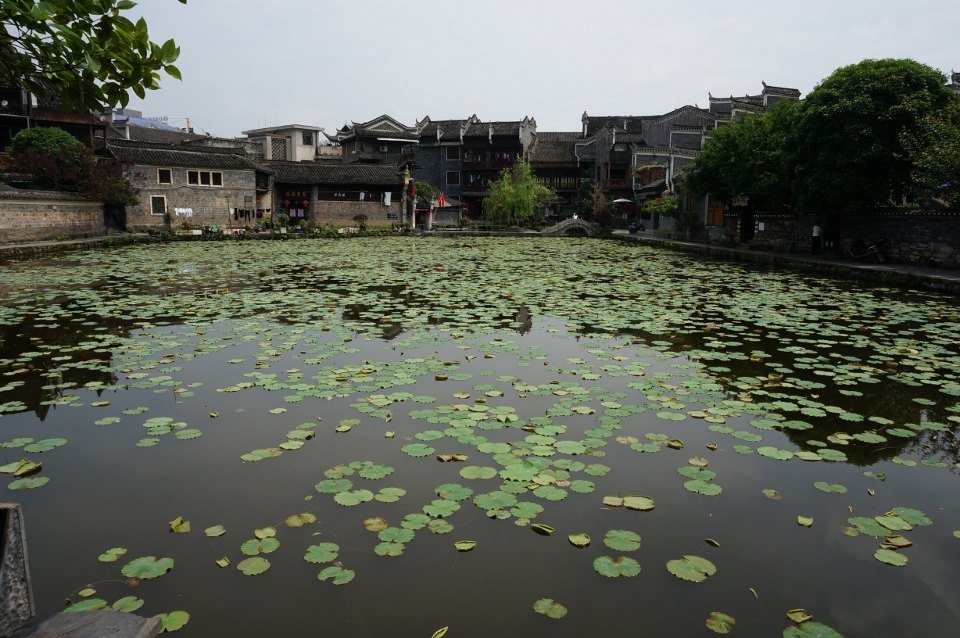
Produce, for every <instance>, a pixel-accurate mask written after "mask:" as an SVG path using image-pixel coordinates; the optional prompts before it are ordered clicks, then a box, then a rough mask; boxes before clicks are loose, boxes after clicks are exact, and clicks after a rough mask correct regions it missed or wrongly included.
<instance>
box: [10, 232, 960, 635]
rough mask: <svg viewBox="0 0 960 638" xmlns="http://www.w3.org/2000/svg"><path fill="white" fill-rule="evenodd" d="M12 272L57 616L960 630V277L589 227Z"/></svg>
mask: <svg viewBox="0 0 960 638" xmlns="http://www.w3.org/2000/svg"><path fill="white" fill-rule="evenodd" d="M2 272H3V277H2V279H0V443H2V447H0V454H2V457H0V462H2V463H3V464H4V466H3V468H0V469H2V470H3V471H4V475H3V476H2V477H0V484H2V485H4V493H3V495H2V496H0V498H2V499H3V500H5V501H13V502H19V503H22V505H23V510H24V515H25V519H26V523H27V529H28V539H29V550H30V559H31V568H32V576H33V586H34V594H35V598H36V602H37V606H38V607H39V609H40V610H41V611H43V612H49V611H55V610H59V609H62V608H64V607H65V606H66V605H70V604H77V603H80V604H85V605H90V606H93V607H97V606H103V605H114V604H115V603H117V604H119V605H129V606H134V607H135V606H136V605H139V604H141V601H142V606H140V607H139V608H138V609H136V613H138V614H141V615H147V616H152V615H155V614H168V613H171V612H176V611H182V612H187V614H189V616H188V620H187V622H186V624H185V625H184V626H183V627H182V628H181V629H179V630H178V632H179V635H183V636H214V635H228V634H232V635H241V636H348V635H349V636H380V635H391V636H403V637H406V636H411V637H414V636H423V637H429V636H431V635H432V634H433V633H434V632H436V631H437V630H439V629H441V628H443V627H449V630H448V632H447V634H446V635H447V636H450V637H456V638H461V637H468V636H469V637H474V636H477V637H479V636H491V635H502V636H540V635H550V636H577V637H579V636H591V635H611V636H627V635H630V636H632V635H650V636H704V635H712V634H711V631H710V629H708V628H707V627H706V626H705V623H706V622H707V621H708V619H709V618H711V613H712V612H722V613H723V614H725V615H726V616H729V618H730V619H731V620H732V622H733V623H735V624H734V625H733V627H732V630H733V634H734V635H738V636H756V637H768V636H779V635H788V636H794V635H795V636H807V635H824V636H832V635H842V636H846V637H847V638H850V637H855V636H871V637H874V636H942V635H947V634H949V633H950V631H949V630H948V631H947V633H944V631H945V630H946V628H949V627H953V628H955V627H957V626H958V623H960V598H958V597H957V596H956V577H957V573H958V568H960V510H958V503H960V499H958V492H960V482H958V461H960V451H958V446H957V437H956V430H957V423H958V421H960V398H958V397H960V311H958V307H957V303H956V299H955V298H951V297H940V296H936V295H932V294H925V293H911V292H906V291H903V290H898V289H890V288H883V287H867V286H863V285H860V284H854V283H850V282H844V281H839V280H824V279H818V278H813V277H809V276H801V275H798V274H794V273H789V272H781V271H777V270H766V269H764V270H760V269H756V268H753V267H744V266H740V265H734V264H726V263H722V262H713V261H702V260H697V259H692V258H689V257H687V256H683V255H678V254H674V253H670V252H663V251H660V250H657V249H653V248H649V247H643V246H636V245H629V244H623V243H618V242H609V241H599V240H589V239H504V240H498V239H482V240H481V239H476V240H472V239H471V240H461V239H430V240H424V239H413V238H391V239H350V240H344V241H287V242H219V243H178V244H169V245H155V246H148V247H130V248H122V249H116V250H110V251H105V252H97V253H93V252H91V253H85V254H79V255H77V254H74V255H68V256H64V257H62V258H57V259H50V260H47V261H38V262H30V263H26V264H22V265H6V266H4V267H3V271H2ZM21 459H25V460H26V463H38V464H40V465H41V467H40V469H39V471H36V468H35V467H33V466H29V467H30V469H27V470H25V469H24V468H25V467H27V466H24V464H22V463H20V461H21ZM31 470H32V471H31ZM17 471H20V472H21V475H20V476H16V475H15V474H14V473H15V472H17ZM626 496H640V497H644V498H640V499H628V501H627V505H628V507H624V506H623V505H622V504H621V503H622V500H621V499H622V497H626ZM298 515H299V516H298ZM178 517H180V518H179V520H178ZM182 521H188V522H189V531H177V532H175V531H171V527H172V524H173V526H175V524H176V523H178V522H182ZM215 526H222V527H223V529H225V530H226V532H225V533H222V534H221V533H220V532H221V530H219V529H216V528H215ZM180 529H181V530H183V527H180ZM205 530H206V531H205ZM551 530H552V533H550V532H551ZM208 532H209V533H208ZM217 534H219V535H217ZM583 534H586V535H588V536H589V544H588V545H586V546H585V547H578V546H576V545H575V544H574V542H573V541H576V544H578V545H584V544H585V543H586V539H584V538H583V537H582V536H577V535H583ZM571 536H574V537H575V538H574V539H570V537H571ZM458 541H474V542H475V543H476V544H475V546H474V547H473V549H472V550H471V551H466V552H459V551H457V548H456V546H455V543H457V542H458ZM111 549H113V550H114V552H113V555H111V554H110V552H109V551H108V550H111ZM142 557H156V558H157V559H172V564H173V567H172V569H169V570H168V571H166V573H162V572H163V571H164V569H166V567H169V565H170V561H164V563H162V564H163V565H165V567H163V568H160V569H159V570H158V572H159V573H160V574H161V575H159V576H155V574H153V573H150V570H149V569H147V570H143V571H137V569H136V565H137V564H143V562H144V561H140V562H139V563H137V562H134V561H136V559H139V558H142ZM684 557H695V558H692V559H687V560H684ZM109 559H114V560H109ZM217 561H221V564H224V565H226V566H223V567H221V566H220V565H218V562H217ZM244 561H246V562H244ZM691 561H692V562H691ZM131 562H134V565H133V567H131V566H130V563H131ZM146 562H147V563H149V562H152V561H146ZM891 563H892V564H891ZM691 565H692V566H693V567H691ZM697 565H700V566H701V568H700V569H697V568H696V566H697ZM703 565H707V567H702V566H703ZM238 567H239V568H238ZM245 571H246V572H251V573H250V574H249V575H248V574H245V573H244V572H245ZM318 574H319V575H323V576H326V577H328V579H327V580H323V581H321V580H319V578H318ZM131 576H140V577H139V578H138V577H131ZM149 576H155V577H149ZM336 582H342V584H335V583H336ZM82 590H88V591H84V592H83V594H85V595H81V593H80V592H81V591H82ZM89 590H95V591H94V592H90V591H89ZM130 597H132V598H130ZM544 599H548V600H549V601H553V602H542V601H543V600H544ZM83 601H87V602H83ZM118 601H121V602H120V603H118ZM538 601H540V602H538ZM554 603H556V604H558V605H559V606H562V608H561V607H559V606H557V605H554ZM547 608H550V609H552V610H555V615H561V614H562V611H563V610H565V611H566V614H565V615H563V616H562V617H560V618H551V617H548V616H547V615H545V614H541V613H538V612H537V611H536V609H541V610H545V609H547ZM798 608H802V609H804V610H806V614H807V615H812V616H813V619H812V620H809V621H807V622H806V623H803V624H800V625H797V624H795V622H794V621H793V620H790V619H789V618H788V617H787V616H786V612H787V611H789V610H793V609H798ZM556 610H560V611H556ZM176 618H177V619H179V622H175V621H171V622H172V623H173V624H174V625H176V624H182V621H183V620H184V619H186V618H187V617H186V616H184V615H182V614H179V615H177V616H176ZM714 618H715V619H716V618H718V617H717V616H714ZM801 619H802V615H801ZM714 622H717V621H716V620H715V621H714ZM727 622H730V621H727ZM814 623H819V625H817V624H814ZM715 626H716V625H715ZM791 627H792V628H794V629H789V631H788V633H787V634H784V633H783V632H784V631H785V630H788V628H791ZM831 631H832V632H833V633H829V632H831ZM816 632H824V633H816Z"/></svg>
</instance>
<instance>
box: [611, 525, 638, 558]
mask: <svg viewBox="0 0 960 638" xmlns="http://www.w3.org/2000/svg"><path fill="white" fill-rule="evenodd" d="M603 544H604V545H606V546H607V547H609V548H610V549H615V550H617V551H621V552H632V551H634V550H637V549H640V535H639V534H637V533H636V532H631V531H630V530H625V529H612V530H610V531H608V532H607V534H606V536H604V537H603Z"/></svg>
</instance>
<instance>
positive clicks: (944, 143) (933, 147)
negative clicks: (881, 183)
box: [903, 105, 960, 206]
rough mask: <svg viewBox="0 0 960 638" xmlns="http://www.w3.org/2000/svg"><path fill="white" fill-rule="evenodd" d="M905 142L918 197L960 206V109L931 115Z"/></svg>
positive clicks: (907, 136) (906, 136) (955, 107)
mask: <svg viewBox="0 0 960 638" xmlns="http://www.w3.org/2000/svg"><path fill="white" fill-rule="evenodd" d="M903 141H904V145H905V147H906V148H907V150H908V152H909V153H910V156H911V158H912V159H913V166H914V170H913V178H914V180H915V182H916V184H917V192H918V194H920V195H924V196H928V197H937V198H941V199H943V200H944V201H945V202H947V203H948V204H950V205H951V206H957V205H960V105H956V106H954V107H952V108H950V109H948V110H947V111H945V112H944V113H942V114H941V115H928V116H927V117H925V118H924V120H923V122H922V124H921V125H920V128H919V130H918V131H917V132H915V133H914V134H913V135H905V136H904V140H903Z"/></svg>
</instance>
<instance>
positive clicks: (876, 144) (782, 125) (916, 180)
mask: <svg viewBox="0 0 960 638" xmlns="http://www.w3.org/2000/svg"><path fill="white" fill-rule="evenodd" d="M958 101H960V98H958V97H957V95H956V94H955V93H954V92H953V91H951V90H950V89H948V88H946V86H944V77H943V75H942V74H940V73H939V72H938V71H936V70H934V69H932V68H930V67H928V66H926V65H923V64H920V63H919V62H915V61H913V60H864V61H863V62H860V63H858V64H853V65H850V66H846V67H842V68H840V69H838V70H837V71H835V72H834V73H833V74H831V75H830V77H828V78H827V79H825V80H824V81H823V82H821V83H820V84H819V85H818V86H817V87H816V88H815V89H814V90H813V91H812V92H811V93H810V94H809V95H808V96H807V97H806V98H805V99H803V100H801V101H799V102H793V101H788V100H782V101H781V102H779V103H777V104H776V105H774V107H773V108H772V109H771V110H770V111H768V112H767V113H764V114H760V115H755V116H749V117H746V118H743V119H740V120H737V121H735V122H732V123H730V124H728V125H726V126H723V127H721V128H720V129H718V130H717V131H716V132H714V133H713V135H712V136H711V139H710V140H709V141H708V142H707V144H706V145H705V146H704V148H703V150H702V151H701V152H700V155H699V156H698V157H697V159H696V161H695V162H694V163H693V165H692V166H691V167H689V168H688V169H687V171H686V175H685V186H686V187H687V188H689V189H690V190H691V191H692V192H694V193H697V194H705V193H712V194H714V195H717V196H719V197H721V198H723V199H729V198H730V197H732V196H734V195H749V196H750V200H751V203H755V204H756V205H758V206H761V207H765V208H779V207H781V206H791V207H794V208H795V209H796V210H800V211H802V212H806V213H813V214H831V213H840V214H844V213H855V212H860V211H863V210H869V209H871V208H876V207H878V206H883V205H886V204H887V203H889V202H890V201H891V200H892V201H895V202H900V201H902V200H903V198H909V197H913V196H916V195H918V194H921V193H922V192H923V191H924V190H926V191H930V188H931V187H932V186H934V185H937V186H942V185H943V184H945V183H947V182H952V183H955V181H956V180H955V176H956V175H957V173H956V167H955V165H953V168H952V169H951V160H952V159H953V158H955V157H956V155H955V154H953V155H951V149H956V146H955V142H954V141H951V140H955V139H956V136H958V135H960V133H957V132H956V123H957V121H960V118H958V117H957V115H956V113H957V106H956V105H957V103H958ZM951 175H952V176H954V177H951Z"/></svg>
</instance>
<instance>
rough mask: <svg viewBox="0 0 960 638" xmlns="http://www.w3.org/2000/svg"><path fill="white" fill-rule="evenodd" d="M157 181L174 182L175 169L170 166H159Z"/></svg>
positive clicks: (162, 182)
mask: <svg viewBox="0 0 960 638" xmlns="http://www.w3.org/2000/svg"><path fill="white" fill-rule="evenodd" d="M157 183H158V184H172V183H173V171H171V170H170V169H169V168H158V169H157Z"/></svg>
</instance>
